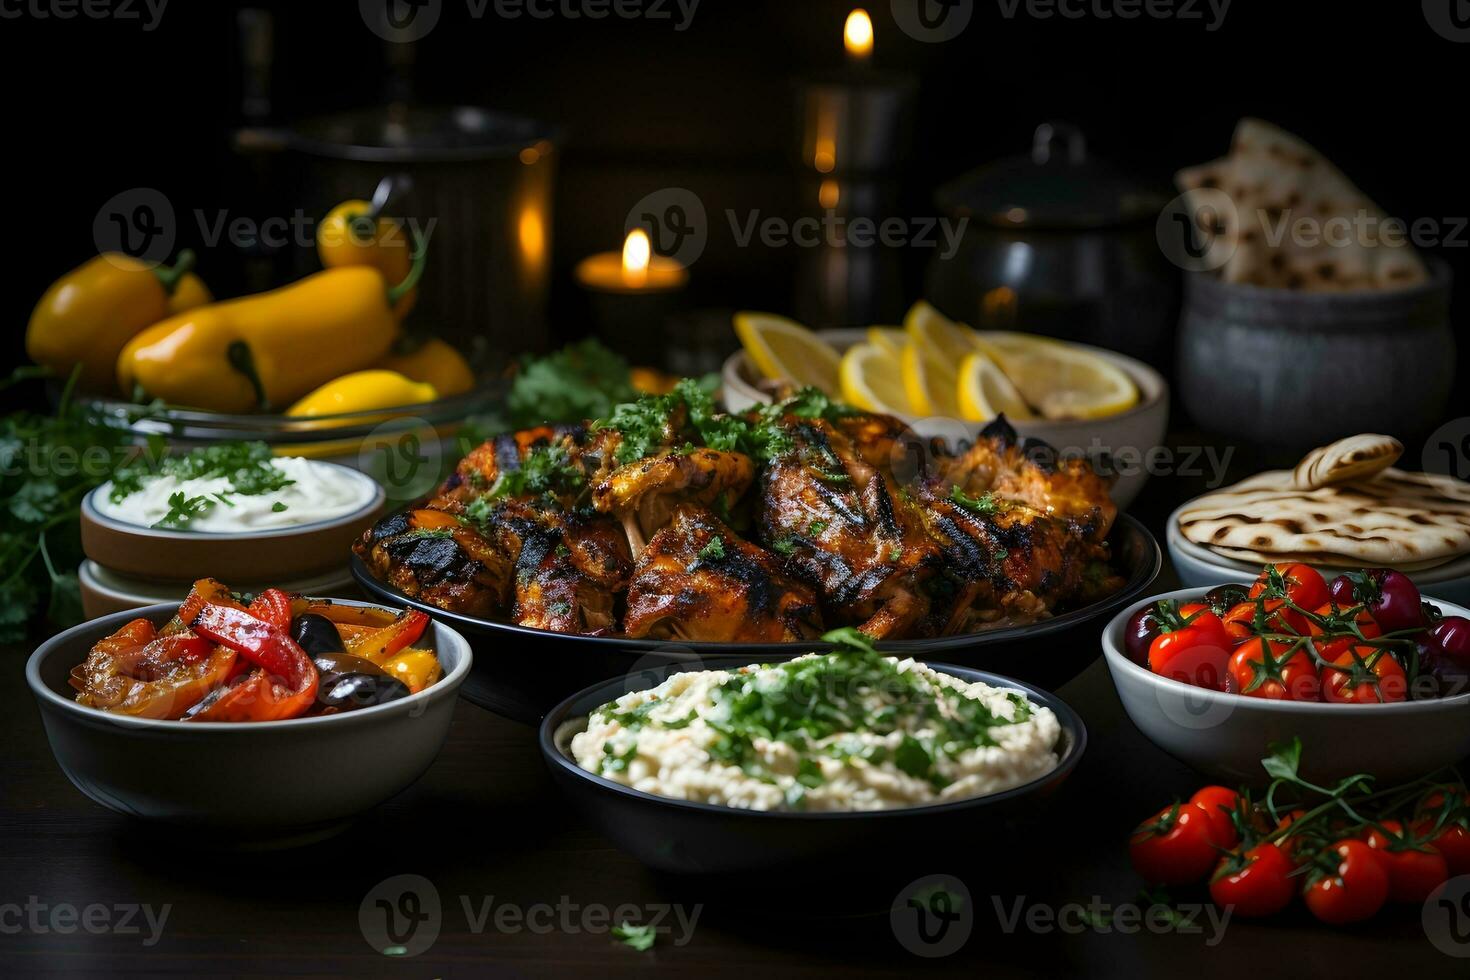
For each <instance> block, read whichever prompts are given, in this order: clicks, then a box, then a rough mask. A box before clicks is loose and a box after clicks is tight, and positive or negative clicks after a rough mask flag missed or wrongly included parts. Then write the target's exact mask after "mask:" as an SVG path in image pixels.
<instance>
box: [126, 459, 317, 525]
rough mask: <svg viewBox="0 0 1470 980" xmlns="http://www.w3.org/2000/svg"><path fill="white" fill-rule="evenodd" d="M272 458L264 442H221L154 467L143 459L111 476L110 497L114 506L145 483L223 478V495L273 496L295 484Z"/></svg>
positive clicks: (163, 461)
mask: <svg viewBox="0 0 1470 980" xmlns="http://www.w3.org/2000/svg"><path fill="white" fill-rule="evenodd" d="M273 458H274V457H272V455H271V449H270V446H267V445H266V444H265V443H263V442H222V443H219V444H217V445H213V446H204V447H201V448H199V449H194V450H191V451H190V452H187V453H184V454H182V455H179V456H164V457H162V459H160V460H159V461H158V462H157V464H156V465H150V464H149V461H148V457H146V456H145V457H143V458H142V459H140V460H139V461H138V462H135V463H132V464H130V465H128V466H124V467H121V468H120V469H118V471H117V472H116V473H114V474H113V477H112V490H111V492H110V493H109V497H111V499H112V501H113V503H117V502H119V501H121V500H123V499H124V498H125V497H127V496H128V495H130V494H133V493H136V492H138V491H139V490H141V489H143V485H144V484H145V483H146V482H147V481H149V480H151V479H153V478H155V477H168V476H171V477H174V478H175V479H177V480H180V481H183V480H216V479H225V480H228V481H229V483H230V488H229V490H228V491H226V492H227V493H230V494H240V495H242V496H255V495H258V494H264V493H273V492H275V491H276V490H280V489H281V488H282V487H287V486H290V485H291V484H293V483H295V482H296V481H295V480H293V479H291V478H290V477H289V476H287V475H286V473H285V471H284V470H281V469H278V468H277V467H276V466H274V465H272V460H273ZM170 504H172V500H170ZM165 519H167V518H165Z"/></svg>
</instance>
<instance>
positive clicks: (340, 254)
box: [316, 201, 418, 319]
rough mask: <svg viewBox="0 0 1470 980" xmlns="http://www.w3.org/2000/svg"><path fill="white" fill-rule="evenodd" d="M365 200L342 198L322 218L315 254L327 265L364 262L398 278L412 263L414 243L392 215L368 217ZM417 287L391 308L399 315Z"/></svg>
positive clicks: (390, 278)
mask: <svg viewBox="0 0 1470 980" xmlns="http://www.w3.org/2000/svg"><path fill="white" fill-rule="evenodd" d="M371 211H372V204H371V203H369V202H368V201H343V202H342V203H341V204H339V205H337V206H336V207H335V208H333V209H332V210H331V211H328V212H327V216H326V217H325V218H323V219H322V223H321V227H320V228H319V229H318V230H317V236H316V254H317V257H318V258H320V259H321V260H322V265H323V266H325V267H326V268H328V269H341V268H343V267H345V266H350V265H365V266H368V267H369V268H373V269H377V270H378V271H379V272H381V273H382V274H383V278H384V279H386V280H388V281H389V282H402V281H403V280H404V278H406V277H407V276H408V270H409V269H410V268H411V267H412V265H413V254H414V244H413V242H411V241H410V240H409V236H408V235H407V234H406V233H405V232H404V230H403V226H402V225H401V224H399V223H398V222H397V221H395V220H394V219H392V218H385V217H378V218H372V217H369V214H370V212H371ZM417 299H418V290H416V289H410V290H408V291H406V292H405V293H404V294H403V295H402V297H400V298H399V300H398V302H397V304H396V305H395V306H394V308H393V312H394V313H396V314H398V317H399V318H400V319H402V318H403V317H404V316H406V315H407V314H408V311H409V310H411V309H413V304H414V302H415V301H417Z"/></svg>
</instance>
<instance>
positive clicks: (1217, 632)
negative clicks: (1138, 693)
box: [1148, 602, 1235, 691]
mask: <svg viewBox="0 0 1470 980" xmlns="http://www.w3.org/2000/svg"><path fill="white" fill-rule="evenodd" d="M1159 606H1160V613H1159V614H1160V617H1161V619H1162V621H1163V623H1164V628H1165V630H1166V632H1164V633H1163V634H1162V635H1161V636H1159V637H1158V638H1157V639H1156V640H1154V641H1153V643H1152V644H1151V645H1150V646H1149V648H1148V666H1149V669H1150V670H1152V671H1153V672H1154V673H1155V674H1162V675H1163V676H1165V677H1172V678H1173V679H1174V680H1176V681H1183V682H1184V683H1186V684H1193V685H1195V686H1196V687H1207V688H1209V689H1210V690H1213V691H1223V690H1225V675H1226V667H1227V666H1228V665H1229V662H1230V651H1231V650H1232V649H1233V648H1234V646H1235V644H1234V642H1233V641H1232V640H1231V639H1230V634H1228V633H1226V632H1225V624H1223V623H1222V622H1220V617H1219V616H1216V615H1215V614H1214V613H1213V612H1211V611H1210V608H1209V607H1208V606H1206V605H1203V604H1201V603H1191V604H1189V605H1185V606H1175V605H1174V604H1173V603H1170V602H1160V603H1159Z"/></svg>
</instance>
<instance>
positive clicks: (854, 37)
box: [842, 7, 873, 61]
mask: <svg viewBox="0 0 1470 980" xmlns="http://www.w3.org/2000/svg"><path fill="white" fill-rule="evenodd" d="M842 43H843V44H844V45H845V46H846V47H847V53H848V55H849V56H851V57H852V58H854V59H856V60H859V61H866V60H867V59H868V57H869V56H870V55H872V53H873V18H871V17H869V16H868V12H867V11H866V10H864V9H863V8H862V7H858V8H856V9H855V10H853V12H852V13H850V14H848V15H847V23H846V24H845V25H843V28H842Z"/></svg>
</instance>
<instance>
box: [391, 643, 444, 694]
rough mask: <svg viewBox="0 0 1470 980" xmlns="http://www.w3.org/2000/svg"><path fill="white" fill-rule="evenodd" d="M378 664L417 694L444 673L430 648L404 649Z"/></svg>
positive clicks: (412, 692)
mask: <svg viewBox="0 0 1470 980" xmlns="http://www.w3.org/2000/svg"><path fill="white" fill-rule="evenodd" d="M378 666H380V667H382V668H383V670H385V671H386V672H387V673H388V674H390V675H391V676H393V677H396V678H398V679H399V680H400V681H402V682H403V684H404V686H405V687H407V688H408V690H409V693H411V694H417V693H419V692H420V691H422V690H423V689H424V688H426V687H428V686H429V685H430V684H434V683H436V682H437V681H438V680H439V678H440V677H441V676H442V675H443V673H444V668H443V667H441V666H440V665H439V658H438V657H436V656H434V654H433V652H431V651H429V650H404V651H403V652H402V653H397V654H394V655H393V656H391V657H389V658H388V659H387V660H384V661H383V662H382V663H381V664H379V665H378Z"/></svg>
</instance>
